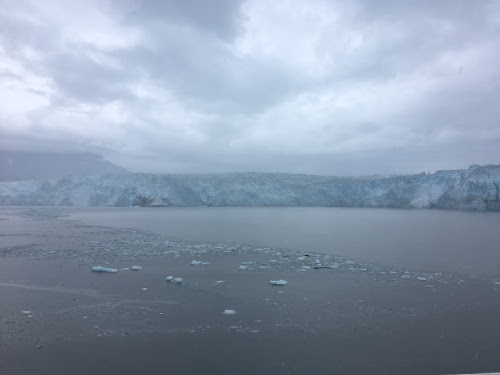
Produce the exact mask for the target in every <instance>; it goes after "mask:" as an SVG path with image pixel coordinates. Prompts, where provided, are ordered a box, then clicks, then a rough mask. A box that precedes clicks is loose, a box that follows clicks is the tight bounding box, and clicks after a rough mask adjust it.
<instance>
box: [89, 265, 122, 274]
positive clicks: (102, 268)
mask: <svg viewBox="0 0 500 375" xmlns="http://www.w3.org/2000/svg"><path fill="white" fill-rule="evenodd" d="M92 272H110V273H115V272H118V270H117V269H116V268H107V267H101V266H95V267H92Z"/></svg>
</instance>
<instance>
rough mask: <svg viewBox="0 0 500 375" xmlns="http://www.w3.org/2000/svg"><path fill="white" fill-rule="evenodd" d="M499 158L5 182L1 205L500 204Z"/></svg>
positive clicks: (463, 206) (492, 206)
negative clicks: (411, 165)
mask: <svg viewBox="0 0 500 375" xmlns="http://www.w3.org/2000/svg"><path fill="white" fill-rule="evenodd" d="M499 185H500V165H486V166H478V165H473V166H470V167H469V168H468V169H465V170H450V171H438V172H436V173H434V174H426V173H421V174H417V175H408V176H393V177H387V178H380V177H377V178H342V177H328V176H310V175H297V174H282V173H228V174H133V173H129V174H121V175H111V174H106V175H101V176H91V177H63V178H58V179H53V180H42V181H17V182H2V183H0V205H19V206H23V205H33V206H114V207H128V206H150V207H152V206H180V207H199V206H217V207H220V206H324V207H393V208H445V209H464V210H500V197H499Z"/></svg>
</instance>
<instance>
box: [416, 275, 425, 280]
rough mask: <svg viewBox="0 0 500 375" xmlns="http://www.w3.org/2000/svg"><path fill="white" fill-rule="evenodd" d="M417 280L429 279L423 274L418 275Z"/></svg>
mask: <svg viewBox="0 0 500 375" xmlns="http://www.w3.org/2000/svg"><path fill="white" fill-rule="evenodd" d="M417 280H420V281H427V277H422V276H419V277H417Z"/></svg>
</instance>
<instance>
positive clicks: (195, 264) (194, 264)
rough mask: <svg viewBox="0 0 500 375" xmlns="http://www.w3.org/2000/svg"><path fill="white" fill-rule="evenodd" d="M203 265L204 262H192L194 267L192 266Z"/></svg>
mask: <svg viewBox="0 0 500 375" xmlns="http://www.w3.org/2000/svg"><path fill="white" fill-rule="evenodd" d="M202 263H203V262H201V261H199V260H193V261H192V262H191V265H192V266H197V265H198V264H202Z"/></svg>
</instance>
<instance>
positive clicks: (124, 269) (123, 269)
mask: <svg viewBox="0 0 500 375" xmlns="http://www.w3.org/2000/svg"><path fill="white" fill-rule="evenodd" d="M129 269H130V268H128V267H126V268H122V271H128V270H129Z"/></svg>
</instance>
